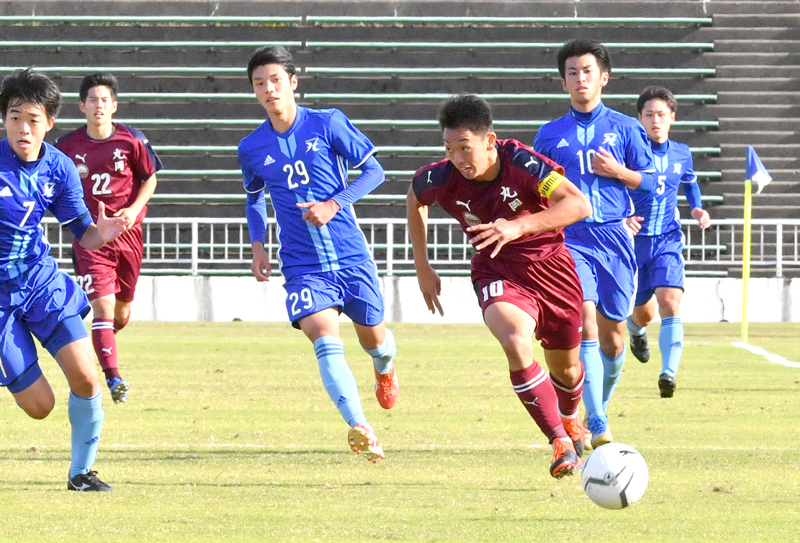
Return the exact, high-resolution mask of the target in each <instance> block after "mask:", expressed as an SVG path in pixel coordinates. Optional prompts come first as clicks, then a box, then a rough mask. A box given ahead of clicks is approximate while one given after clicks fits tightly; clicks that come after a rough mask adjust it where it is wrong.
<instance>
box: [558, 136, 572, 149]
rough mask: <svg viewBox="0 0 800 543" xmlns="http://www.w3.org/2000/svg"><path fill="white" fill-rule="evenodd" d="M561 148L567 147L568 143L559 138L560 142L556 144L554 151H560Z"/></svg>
mask: <svg viewBox="0 0 800 543" xmlns="http://www.w3.org/2000/svg"><path fill="white" fill-rule="evenodd" d="M562 147H569V143H567V140H565V139H564V138H561V141H559V142H558V145H556V149H561V148H562Z"/></svg>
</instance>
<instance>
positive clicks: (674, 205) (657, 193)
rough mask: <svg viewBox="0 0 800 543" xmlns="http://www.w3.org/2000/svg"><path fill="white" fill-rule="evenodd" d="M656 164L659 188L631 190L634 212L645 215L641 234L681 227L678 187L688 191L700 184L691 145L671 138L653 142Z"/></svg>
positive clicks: (670, 230)
mask: <svg viewBox="0 0 800 543" xmlns="http://www.w3.org/2000/svg"><path fill="white" fill-rule="evenodd" d="M651 144H652V147H653V155H654V157H653V158H654V160H655V166H656V175H657V181H656V187H655V189H654V190H653V192H651V193H649V194H644V193H640V192H638V191H635V190H632V191H630V195H631V199H632V200H633V208H634V212H633V214H634V215H636V216H638V217H644V220H643V221H642V223H641V225H642V229H641V230H640V231H639V233H638V235H640V236H659V235H661V234H666V233H667V232H672V231H673V230H676V229H678V228H680V227H681V218H680V213H679V212H678V187H679V186H683V189H684V191H686V189H687V188H688V185H691V184H692V183H697V176H696V175H695V173H694V164H693V163H692V152H691V151H690V150H689V147H688V146H687V145H684V144H683V143H678V142H675V141H671V140H667V141H665V142H664V143H656V142H651Z"/></svg>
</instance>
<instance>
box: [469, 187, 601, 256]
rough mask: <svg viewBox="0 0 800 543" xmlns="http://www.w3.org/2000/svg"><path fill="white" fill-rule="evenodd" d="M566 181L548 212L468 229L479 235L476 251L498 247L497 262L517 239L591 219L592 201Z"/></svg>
mask: <svg viewBox="0 0 800 543" xmlns="http://www.w3.org/2000/svg"><path fill="white" fill-rule="evenodd" d="M562 179H563V180H564V181H563V182H562V183H560V184H559V185H558V186H557V187H556V188H555V189H553V192H551V193H550V199H551V200H552V201H553V205H552V206H550V207H549V208H547V209H545V210H544V211H540V212H539V213H532V214H530V215H524V216H522V217H518V218H516V219H514V220H511V221H498V222H493V223H491V224H477V225H475V226H470V227H469V228H467V232H469V233H470V234H475V235H474V236H473V237H471V238H470V240H469V241H470V243H472V245H473V246H474V247H475V250H476V251H481V250H483V249H485V248H487V247H489V246H491V245H492V244H494V249H493V250H492V254H491V255H490V257H491V258H494V257H495V256H497V254H498V253H499V252H500V249H502V248H503V246H504V245H505V244H507V243H509V242H511V241H514V240H515V239H517V238H520V237H522V236H527V235H530V234H538V233H539V232H547V231H550V230H555V229H556V228H561V227H563V226H567V225H568V224H572V223H575V222H578V221H579V220H581V219H585V218H586V217H589V216H590V215H591V214H592V205H591V204H590V203H589V199H588V198H586V196H584V194H583V193H582V192H581V191H580V190H578V188H577V187H576V186H575V185H574V184H573V183H570V182H569V181H568V180H567V179H566V178H562Z"/></svg>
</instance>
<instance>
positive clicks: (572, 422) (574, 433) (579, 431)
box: [561, 413, 586, 457]
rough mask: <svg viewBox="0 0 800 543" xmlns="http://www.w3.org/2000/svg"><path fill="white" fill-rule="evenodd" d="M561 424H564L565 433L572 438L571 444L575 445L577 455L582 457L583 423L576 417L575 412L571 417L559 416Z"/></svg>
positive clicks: (584, 434) (584, 435)
mask: <svg viewBox="0 0 800 543" xmlns="http://www.w3.org/2000/svg"><path fill="white" fill-rule="evenodd" d="M561 424H563V425H564V430H566V431H567V435H568V436H569V437H570V439H572V444H573V445H574V446H575V452H576V453H577V454H578V456H580V457H583V448H584V440H585V439H586V430H584V428H583V424H581V421H580V420H579V419H578V413H575V414H574V415H572V416H571V417H565V416H563V415H562V416H561Z"/></svg>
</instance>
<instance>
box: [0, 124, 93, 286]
mask: <svg viewBox="0 0 800 543" xmlns="http://www.w3.org/2000/svg"><path fill="white" fill-rule="evenodd" d="M0 203H2V205H0V282H3V281H8V280H11V279H14V278H16V277H18V276H20V275H21V274H23V273H25V272H26V271H27V270H29V269H31V268H32V267H33V266H34V265H35V264H36V263H37V262H39V261H40V260H41V259H43V258H46V257H47V256H48V255H49V251H50V245H49V244H48V243H47V240H45V239H44V238H43V236H42V229H41V228H39V223H40V222H41V221H42V217H43V216H44V213H45V211H48V210H49V211H50V212H51V213H52V214H53V215H54V216H55V217H56V219H58V221H59V222H61V223H62V224H68V223H70V222H72V221H74V220H76V219H81V220H83V219H86V217H88V216H89V210H88V209H87V208H86V204H85V203H84V201H83V189H82V188H81V179H80V177H79V175H78V171H77V170H76V169H75V165H74V164H73V163H72V160H70V159H69V158H67V156H66V155H64V154H63V153H62V152H61V151H59V150H58V149H56V148H55V147H53V146H52V145H50V144H48V143H42V154H41V158H40V159H39V160H37V161H35V162H27V163H25V162H21V161H20V160H19V159H18V158H17V156H16V155H15V154H14V151H12V150H11V147H10V146H9V144H8V140H7V139H4V140H3V141H2V142H0Z"/></svg>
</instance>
